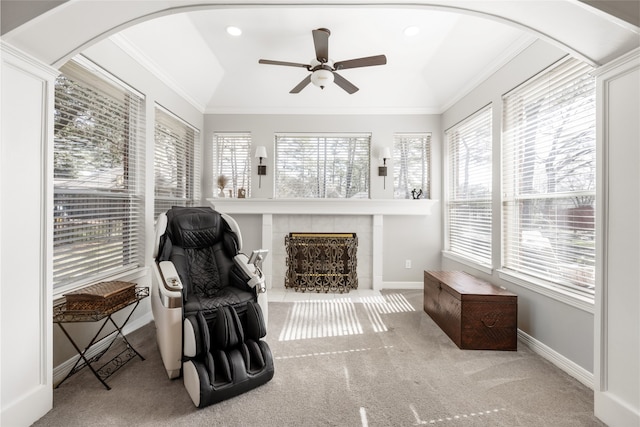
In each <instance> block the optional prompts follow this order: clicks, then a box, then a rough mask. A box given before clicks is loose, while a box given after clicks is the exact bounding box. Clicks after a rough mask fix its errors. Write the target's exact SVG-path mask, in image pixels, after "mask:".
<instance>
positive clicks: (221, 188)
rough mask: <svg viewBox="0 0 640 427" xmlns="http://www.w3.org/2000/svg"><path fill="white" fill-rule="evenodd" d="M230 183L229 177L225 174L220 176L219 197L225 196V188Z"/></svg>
mask: <svg viewBox="0 0 640 427" xmlns="http://www.w3.org/2000/svg"><path fill="white" fill-rule="evenodd" d="M228 183H229V178H228V177H226V176H225V175H220V176H218V190H219V191H218V197H224V188H225V187H226V186H227V184H228Z"/></svg>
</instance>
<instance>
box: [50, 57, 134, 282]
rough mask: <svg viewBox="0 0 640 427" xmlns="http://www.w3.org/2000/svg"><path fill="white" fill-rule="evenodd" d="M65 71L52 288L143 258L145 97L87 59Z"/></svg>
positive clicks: (59, 86) (59, 88)
mask: <svg viewBox="0 0 640 427" xmlns="http://www.w3.org/2000/svg"><path fill="white" fill-rule="evenodd" d="M85 65H86V66H87V67H90V68H91V71H90V70H89V69H88V68H85ZM61 71H62V74H61V75H60V76H59V77H58V79H57V80H56V83H55V101H54V102H55V110H54V132H55V134H54V154H53V157H54V221H55V222H54V232H53V238H54V242H53V282H54V288H61V287H65V288H66V287H73V286H76V285H81V284H86V283H89V282H91V281H96V280H99V279H101V278H104V277H107V276H108V275H111V274H113V273H117V272H121V271H124V270H127V269H131V268H136V267H138V266H140V265H143V263H144V235H143V233H144V203H143V188H144V176H145V174H144V151H143V148H144V146H143V140H144V115H143V114H144V108H143V102H144V99H143V98H142V96H141V95H139V94H138V93H136V92H135V91H133V90H132V89H130V88H128V87H127V86H125V85H123V84H120V83H119V82H117V81H116V80H115V78H109V77H107V76H106V75H105V74H104V73H103V72H101V71H99V70H98V69H97V68H96V67H95V66H93V64H90V63H88V62H86V63H85V62H83V65H81V64H80V63H78V62H69V63H68V64H66V65H65V66H63V67H62V69H61Z"/></svg>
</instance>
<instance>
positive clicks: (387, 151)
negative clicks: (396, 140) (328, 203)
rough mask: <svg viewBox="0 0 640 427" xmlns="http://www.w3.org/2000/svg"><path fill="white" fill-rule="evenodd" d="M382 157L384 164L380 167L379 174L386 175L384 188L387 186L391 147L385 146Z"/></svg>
mask: <svg viewBox="0 0 640 427" xmlns="http://www.w3.org/2000/svg"><path fill="white" fill-rule="evenodd" d="M380 158H381V159H382V164H383V166H379V167H378V176H383V177H384V184H383V185H384V187H383V188H384V189H386V188H387V159H390V158H391V149H389V147H386V148H383V149H382V151H381V152H380Z"/></svg>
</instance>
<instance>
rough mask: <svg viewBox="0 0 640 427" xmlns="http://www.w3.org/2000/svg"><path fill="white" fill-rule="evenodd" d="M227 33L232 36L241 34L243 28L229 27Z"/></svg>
mask: <svg viewBox="0 0 640 427" xmlns="http://www.w3.org/2000/svg"><path fill="white" fill-rule="evenodd" d="M227 33H229V34H230V35H232V36H239V35H240V34H242V30H241V29H240V28H238V27H227Z"/></svg>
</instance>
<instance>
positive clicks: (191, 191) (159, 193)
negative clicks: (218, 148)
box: [153, 106, 200, 218]
mask: <svg viewBox="0 0 640 427" xmlns="http://www.w3.org/2000/svg"><path fill="white" fill-rule="evenodd" d="M155 115H156V120H155V148H154V154H155V156H154V161H153V164H154V172H155V203H154V211H155V215H154V218H157V217H158V215H159V214H160V213H161V212H165V211H167V210H168V209H170V208H171V206H192V205H193V204H194V202H197V201H198V200H199V199H200V185H199V182H200V180H199V177H200V174H199V169H200V168H199V165H200V156H199V152H200V150H199V147H198V143H197V142H198V140H199V132H198V131H197V130H196V129H194V128H193V127H191V126H190V125H189V124H187V123H186V122H184V121H183V120H181V119H179V118H178V117H176V116H175V115H173V114H171V113H169V112H168V111H166V110H165V109H163V108H162V107H159V106H156V109H155Z"/></svg>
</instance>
